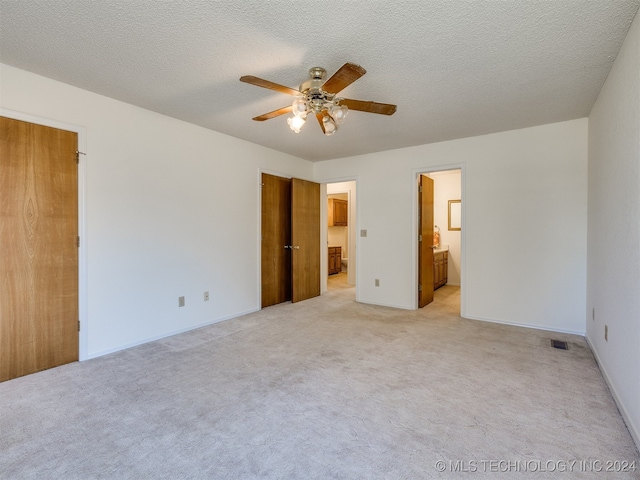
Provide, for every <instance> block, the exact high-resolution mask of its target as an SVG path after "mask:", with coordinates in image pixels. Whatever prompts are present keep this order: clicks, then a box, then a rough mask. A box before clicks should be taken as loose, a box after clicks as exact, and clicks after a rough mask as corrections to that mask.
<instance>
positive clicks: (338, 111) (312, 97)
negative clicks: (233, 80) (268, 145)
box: [240, 63, 396, 135]
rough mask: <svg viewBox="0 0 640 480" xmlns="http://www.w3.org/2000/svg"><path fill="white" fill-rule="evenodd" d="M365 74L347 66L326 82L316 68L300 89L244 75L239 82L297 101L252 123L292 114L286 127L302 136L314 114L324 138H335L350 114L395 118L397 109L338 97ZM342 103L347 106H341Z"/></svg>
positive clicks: (359, 67) (381, 104) (323, 74)
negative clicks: (334, 135)
mask: <svg viewBox="0 0 640 480" xmlns="http://www.w3.org/2000/svg"><path fill="white" fill-rule="evenodd" d="M365 73H367V71H366V70H365V69H364V68H362V67H361V66H360V65H356V64H355V63H345V64H344V65H343V66H342V67H340V68H339V69H338V71H337V72H335V73H334V74H333V75H332V76H331V78H329V80H326V81H325V80H324V78H325V76H326V74H327V71H326V70H325V69H324V68H322V67H313V68H311V69H310V70H309V79H308V80H307V81H305V82H303V83H302V84H300V86H299V87H298V89H294V88H289V87H285V86H284V85H280V84H279V83H274V82H271V81H269V80H264V79H262V78H258V77H254V76H253V75H244V76H242V77H240V81H241V82H244V83H248V84H251V85H255V86H257V87H262V88H267V89H269V90H274V91H276V92H279V93H284V94H286V95H291V96H293V97H294V100H293V103H292V104H291V106H286V107H283V108H279V109H277V110H274V111H273V112H268V113H265V114H263V115H258V116H257V117H254V118H253V120H255V121H258V122H262V121H264V120H269V119H270V118H275V117H279V116H280V115H284V114H287V113H292V114H293V116H292V117H290V118H288V119H287V123H288V124H289V128H291V130H293V131H294V132H296V133H299V132H300V129H301V128H302V126H303V125H304V123H305V121H306V119H307V117H308V115H309V114H312V116H315V117H316V119H317V120H318V122H319V123H320V127H321V128H322V131H323V133H324V134H325V135H333V134H334V133H336V131H337V130H338V126H339V125H341V124H342V123H343V122H344V119H345V118H346V116H347V114H348V113H349V110H356V111H361V112H368V113H377V114H380V115H393V114H394V113H395V111H396V105H391V104H389V103H378V102H372V101H364V100H354V99H349V98H338V97H337V95H338V93H339V92H341V91H342V90H344V89H345V88H347V87H348V86H349V85H351V84H352V83H353V82H355V81H356V80H358V79H359V78H360V77H362V76H363V75H364V74H365ZM340 102H345V103H346V105H341V104H340ZM347 105H348V106H347Z"/></svg>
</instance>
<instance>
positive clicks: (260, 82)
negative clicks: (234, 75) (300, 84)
mask: <svg viewBox="0 0 640 480" xmlns="http://www.w3.org/2000/svg"><path fill="white" fill-rule="evenodd" d="M240 81H241V82H244V83H250V84H251V85H255V86H257V87H262V88H268V89H269V90H275V91H276V92H280V93H286V94H287V95H301V92H300V91H298V90H295V89H293V88H289V87H285V86H284V85H280V84H279V83H273V82H270V81H269V80H264V79H262V78H258V77H254V76H253V75H245V76H244V77H240Z"/></svg>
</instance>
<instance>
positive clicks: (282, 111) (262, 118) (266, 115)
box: [252, 105, 293, 122]
mask: <svg viewBox="0 0 640 480" xmlns="http://www.w3.org/2000/svg"><path fill="white" fill-rule="evenodd" d="M292 109H293V107H292V106H291V105H289V106H287V107H282V108H279V109H278V110H274V111H273V112H269V113H264V114H262V115H260V116H257V117H253V119H252V120H255V121H256V122H263V121H265V120H269V119H270V118H274V117H279V116H280V115H284V114H286V113H291V110H292Z"/></svg>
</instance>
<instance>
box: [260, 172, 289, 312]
mask: <svg viewBox="0 0 640 480" xmlns="http://www.w3.org/2000/svg"><path fill="white" fill-rule="evenodd" d="M289 245H291V179H289V178H283V177H276V176H274V175H268V174H266V173H263V174H262V255H261V257H262V262H261V263H262V306H263V307H268V306H269V305H276V304H278V303H282V302H286V301H288V300H291V253H290V252H291V251H290V250H289Z"/></svg>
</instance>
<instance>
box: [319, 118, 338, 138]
mask: <svg viewBox="0 0 640 480" xmlns="http://www.w3.org/2000/svg"><path fill="white" fill-rule="evenodd" d="M322 123H323V125H324V134H325V135H327V136H329V135H333V134H334V133H336V131H337V130H338V125H336V122H335V121H334V120H333V118H331V117H330V116H329V115H325V116H324V117H323V118H322Z"/></svg>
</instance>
